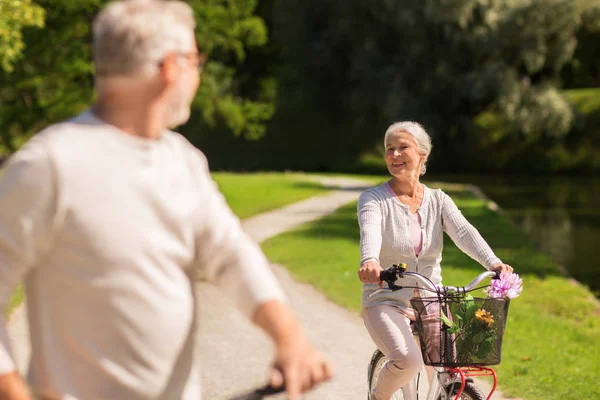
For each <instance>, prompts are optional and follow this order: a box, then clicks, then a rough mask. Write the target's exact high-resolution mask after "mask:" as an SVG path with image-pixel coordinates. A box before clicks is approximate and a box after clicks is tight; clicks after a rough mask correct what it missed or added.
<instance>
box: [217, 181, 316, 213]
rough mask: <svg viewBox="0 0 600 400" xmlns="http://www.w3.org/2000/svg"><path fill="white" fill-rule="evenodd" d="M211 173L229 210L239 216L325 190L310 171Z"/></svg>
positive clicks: (285, 203)
mask: <svg viewBox="0 0 600 400" xmlns="http://www.w3.org/2000/svg"><path fill="white" fill-rule="evenodd" d="M212 176H213V178H214V179H215V181H216V182H217V184H218V186H219V190H220V191H221V193H223V195H224V196H225V199H226V200H227V203H228V204H229V206H230V207H231V209H232V210H233V212H234V213H236V215H237V216H238V217H240V218H242V219H243V218H248V217H251V216H253V215H256V214H260V213H263V212H266V211H270V210H273V209H276V208H280V207H283V206H285V205H287V204H291V203H294V202H296V201H300V200H303V199H306V198H309V197H312V196H316V195H319V194H324V193H326V192H327V191H328V189H327V188H326V187H324V186H323V185H321V184H319V183H317V182H314V181H311V180H310V175H304V174H297V173H258V174H233V173H228V172H215V173H212Z"/></svg>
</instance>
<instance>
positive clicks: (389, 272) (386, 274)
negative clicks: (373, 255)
mask: <svg viewBox="0 0 600 400" xmlns="http://www.w3.org/2000/svg"><path fill="white" fill-rule="evenodd" d="M379 279H380V280H382V281H386V282H387V281H392V282H393V281H395V280H396V279H397V276H396V271H394V269H393V267H392V268H388V269H384V270H383V271H381V273H380V274H379Z"/></svg>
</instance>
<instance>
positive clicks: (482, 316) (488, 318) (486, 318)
mask: <svg viewBox="0 0 600 400" xmlns="http://www.w3.org/2000/svg"><path fill="white" fill-rule="evenodd" d="M475 318H476V319H478V320H479V321H481V322H484V323H486V324H487V326H492V324H493V323H494V317H493V316H492V314H490V313H489V312H487V311H485V310H484V309H481V308H480V309H479V310H477V311H475Z"/></svg>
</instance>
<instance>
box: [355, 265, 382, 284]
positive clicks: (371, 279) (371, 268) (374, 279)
mask: <svg viewBox="0 0 600 400" xmlns="http://www.w3.org/2000/svg"><path fill="white" fill-rule="evenodd" d="M381 271H383V268H381V265H379V263H378V262H377V261H373V260H371V261H366V262H365V263H364V264H363V265H361V266H360V269H359V270H358V278H359V279H360V281H361V282H362V283H378V284H379V287H381V278H380V277H379V275H380V274H381Z"/></svg>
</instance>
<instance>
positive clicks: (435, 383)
mask: <svg viewBox="0 0 600 400" xmlns="http://www.w3.org/2000/svg"><path fill="white" fill-rule="evenodd" d="M404 276H410V277H413V278H415V279H416V280H417V281H418V282H419V283H421V284H422V285H423V287H418V289H421V290H426V291H428V292H432V293H435V294H438V295H439V294H444V295H447V294H463V295H464V294H466V293H467V292H470V291H472V290H474V289H475V286H477V285H478V284H479V283H481V282H482V281H483V280H484V279H486V278H492V279H497V278H498V277H499V274H498V273H497V272H494V271H486V272H483V273H481V274H479V275H478V276H477V277H476V278H475V279H474V280H473V281H472V282H471V283H469V284H468V285H467V286H465V287H455V286H442V287H439V286H436V285H435V284H434V283H433V282H432V281H431V280H429V279H427V278H426V277H424V276H422V275H421V274H418V273H415V272H407V271H406V265H405V264H400V266H398V265H394V266H393V267H391V268H388V269H387V270H384V271H382V273H381V280H382V281H385V282H387V284H388V288H380V289H377V290H375V291H373V292H372V293H371V294H369V295H368V297H371V296H373V295H374V294H376V293H379V292H381V291H386V290H391V291H396V290H401V289H404V288H412V286H399V285H396V283H395V282H396V280H398V279H399V278H402V277H404ZM415 340H417V336H415ZM440 369H441V370H440ZM434 370H435V373H434V374H433V377H432V379H431V382H429V389H428V391H427V398H426V400H437V399H438V397H439V396H440V395H442V400H451V397H452V394H449V393H446V391H445V389H444V388H445V387H446V386H447V385H448V384H449V383H451V382H453V381H454V382H456V384H457V385H458V383H459V381H458V378H460V387H459V389H458V393H457V394H456V397H454V399H455V400H459V399H460V396H461V395H462V393H463V391H464V389H465V386H466V383H467V380H468V378H470V377H475V376H491V377H493V379H494V383H493V386H492V390H491V391H490V393H489V394H488V396H487V400H490V399H491V398H492V395H493V393H494V391H495V390H496V387H497V385H498V377H497V376H496V372H495V371H494V370H493V369H492V368H488V367H474V366H472V367H434ZM414 383H415V382H414V381H412V382H410V383H409V384H407V385H406V386H404V387H403V388H402V390H403V391H404V389H405V388H406V390H407V391H408V396H407V393H406V392H405V397H413V398H416V395H417V390H418V388H417V387H416V385H415V384H414ZM411 394H412V396H411Z"/></svg>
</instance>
